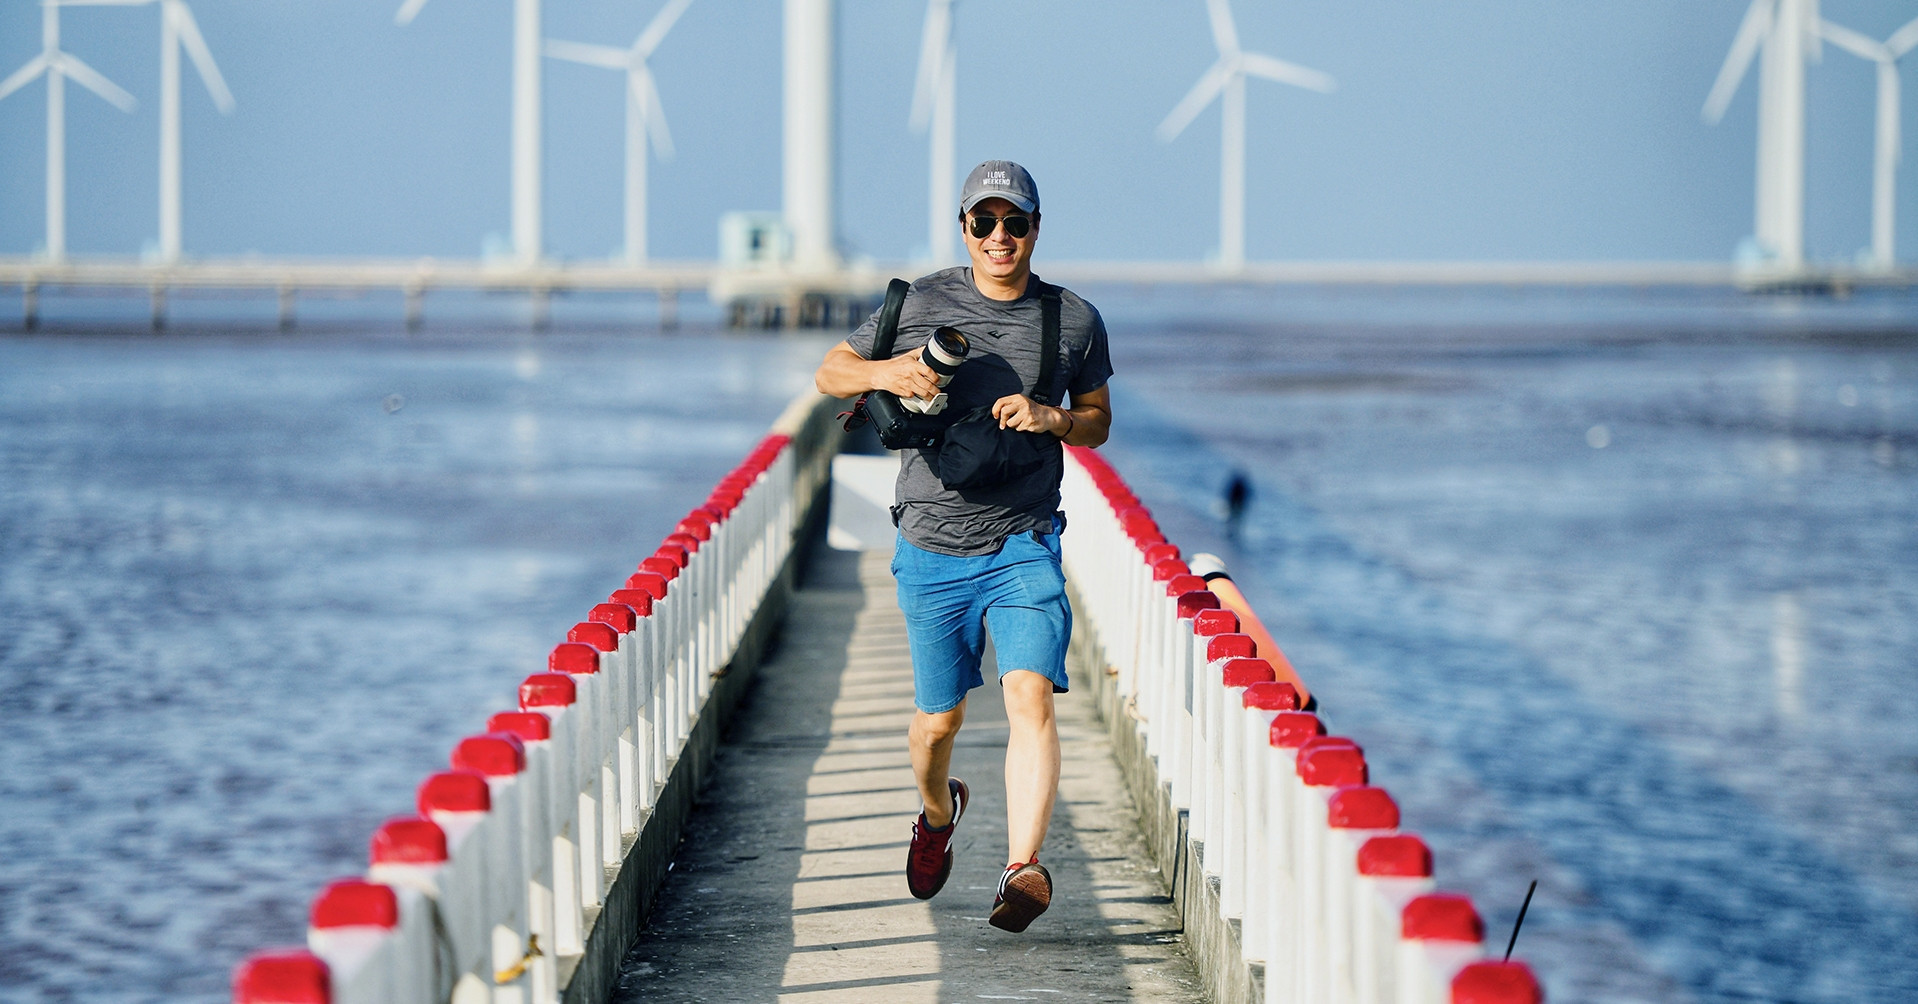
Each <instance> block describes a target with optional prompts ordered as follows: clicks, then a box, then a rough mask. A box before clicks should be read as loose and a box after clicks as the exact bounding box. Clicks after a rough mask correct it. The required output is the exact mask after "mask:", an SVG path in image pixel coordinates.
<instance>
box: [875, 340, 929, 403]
mask: <svg viewBox="0 0 1918 1004" xmlns="http://www.w3.org/2000/svg"><path fill="white" fill-rule="evenodd" d="M872 386H873V389H874V390H889V391H891V392H893V393H894V394H897V395H899V396H900V397H902V398H907V397H916V398H920V399H921V400H926V401H930V400H932V399H933V398H934V397H935V396H937V395H938V393H939V374H937V373H934V372H933V371H932V367H930V366H927V365H926V364H925V362H924V361H922V360H921V359H920V358H919V353H917V352H908V353H906V354H905V355H903V356H894V357H892V358H891V359H887V360H885V361H884V362H880V363H877V364H875V365H874V367H873V369H872Z"/></svg>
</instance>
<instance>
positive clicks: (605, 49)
mask: <svg viewBox="0 0 1918 1004" xmlns="http://www.w3.org/2000/svg"><path fill="white" fill-rule="evenodd" d="M546 55H547V56H548V57H550V58H552V59H563V60H565V61H567V62H569V63H584V64H586V65H587V66H603V67H605V68H606V69H609V70H630V69H632V67H633V55H632V53H630V52H627V51H626V50H625V49H616V48H614V47H613V46H610V45H594V44H592V43H591V42H563V41H560V40H559V39H554V38H549V39H547V40H546Z"/></svg>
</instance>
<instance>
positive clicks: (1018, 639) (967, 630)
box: [892, 517, 1072, 714]
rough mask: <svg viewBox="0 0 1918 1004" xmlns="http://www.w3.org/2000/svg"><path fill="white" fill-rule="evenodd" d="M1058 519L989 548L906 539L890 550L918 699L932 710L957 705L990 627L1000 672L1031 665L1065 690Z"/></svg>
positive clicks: (1068, 635)
mask: <svg viewBox="0 0 1918 1004" xmlns="http://www.w3.org/2000/svg"><path fill="white" fill-rule="evenodd" d="M1060 529H1061V526H1060V521H1059V519H1058V518H1057V517H1054V519H1053V527H1052V532H1051V533H1044V532H1041V533H1038V534H1036V535H1035V534H1033V533H1019V534H1014V535H1012V536H1010V537H1007V538H1006V542H1005V544H1004V545H1003V546H1001V547H1000V548H999V550H998V551H997V552H995V553H993V554H980V555H974V556H972V557H965V558H961V557H954V556H952V555H949V554H938V553H935V552H933V551H926V550H922V549H920V548H918V547H914V546H913V545H912V544H910V543H908V542H907V541H906V538H905V537H903V536H902V537H900V538H899V540H898V543H897V545H896V546H895V547H894V549H893V553H892V575H893V578H894V579H896V580H897V581H898V583H899V609H900V610H902V611H904V612H905V615H906V633H907V636H908V638H909V639H910V641H911V643H912V686H913V703H914V704H916V705H917V706H918V708H919V710H921V711H924V712H926V713H928V714H938V713H939V712H941V711H950V710H952V709H953V708H955V707H958V705H959V702H960V701H963V700H965V699H966V693H967V692H968V691H970V690H971V689H972V688H974V687H977V686H980V685H982V684H984V683H985V682H986V681H985V678H984V677H983V676H982V675H981V674H980V672H979V666H980V663H981V662H982V661H983V660H984V657H985V648H986V632H987V631H990V632H992V647H993V654H994V655H995V656H996V657H997V659H998V663H999V675H1000V676H1001V677H1002V678H1003V677H1004V676H1005V675H1006V673H1008V672H1010V671H1012V670H1017V669H1029V670H1031V671H1033V672H1035V673H1038V674H1039V675H1041V676H1044V677H1045V678H1046V679H1048V680H1051V681H1052V690H1053V692H1054V693H1065V691H1066V645H1067V643H1068V642H1070V641H1071V639H1072V608H1071V607H1070V606H1069V605H1067V603H1066V576H1065V571H1064V570H1063V569H1062V568H1061V567H1060V565H1059V531H1060Z"/></svg>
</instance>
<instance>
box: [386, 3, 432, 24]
mask: <svg viewBox="0 0 1918 1004" xmlns="http://www.w3.org/2000/svg"><path fill="white" fill-rule="evenodd" d="M424 6H426V0H406V2H405V3H403V4H400V9H399V10H396V11H394V12H393V23H394V24H397V25H399V26H400V27H402V28H404V27H406V26H407V25H409V24H412V23H413V19H414V18H416V17H419V16H420V8H421V7H424Z"/></svg>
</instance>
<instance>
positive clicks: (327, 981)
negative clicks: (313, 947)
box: [233, 948, 333, 1004]
mask: <svg viewBox="0 0 1918 1004" xmlns="http://www.w3.org/2000/svg"><path fill="white" fill-rule="evenodd" d="M332 1000H333V981H332V976H331V975H330V974H329V973H328V971H327V968H326V963H324V962H321V961H320V957H319V956H317V955H314V954H313V953H312V952H309V951H306V950H305V949H291V948H289V949H281V950H278V951H267V952H256V953H254V954H253V955H252V956H249V957H248V958H247V960H246V961H245V962H242V963H240V965H239V968H237V969H235V970H233V1004H332Z"/></svg>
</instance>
